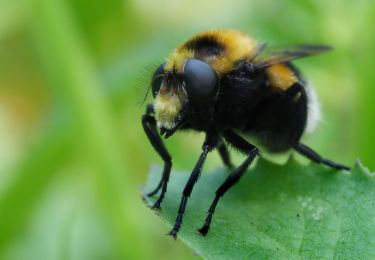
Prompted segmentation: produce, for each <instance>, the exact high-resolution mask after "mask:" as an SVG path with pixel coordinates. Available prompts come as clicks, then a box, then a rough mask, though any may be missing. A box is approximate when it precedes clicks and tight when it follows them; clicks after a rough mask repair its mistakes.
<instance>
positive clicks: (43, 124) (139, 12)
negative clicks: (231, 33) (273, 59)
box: [0, 0, 375, 259]
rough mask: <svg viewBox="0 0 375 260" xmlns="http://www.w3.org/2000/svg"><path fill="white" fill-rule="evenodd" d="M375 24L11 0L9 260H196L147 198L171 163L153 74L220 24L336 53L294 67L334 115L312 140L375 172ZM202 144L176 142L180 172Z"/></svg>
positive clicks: (5, 123)
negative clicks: (155, 105) (156, 143)
mask: <svg viewBox="0 0 375 260" xmlns="http://www.w3.org/2000/svg"><path fill="white" fill-rule="evenodd" d="M374 24H375V2H374V1H371V0H367V1H366V0H358V1H342V0H334V1H333V0H332V1H323V0H321V1H318V0H310V1H292V0H290V1H245V0H240V1H229V0H216V1H213V0H212V1H198V0H190V1H174V0H164V1H150V0H133V1H126V0H108V1H85V0H65V1H64V0H35V1H27V0H12V1H10V0H8V1H7V0H2V1H0V258H1V259H168V258H178V259H197V258H198V256H195V255H194V253H193V252H192V250H190V249H188V248H186V247H185V246H184V245H183V244H182V243H181V242H180V241H177V242H174V241H173V240H172V239H171V238H170V237H167V236H165V235H164V234H165V233H167V231H168V228H167V227H166V225H165V224H163V222H162V221H161V220H160V219H159V218H158V217H156V216H155V214H154V213H153V212H151V211H150V210H149V209H148V208H146V206H145V205H144V204H143V202H142V200H141V197H140V187H141V185H142V184H143V183H145V180H146V178H147V172H148V169H149V167H150V165H151V164H153V163H157V164H161V160H160V159H159V157H158V156H157V155H156V153H155V152H154V151H153V149H152V147H151V145H150V144H149V143H148V141H147V139H146V137H145V135H144V133H143V130H142V128H141V124H140V117H141V114H142V113H143V111H144V106H142V105H141V103H142V99H143V97H144V94H145V89H146V88H147V83H148V82H147V81H148V79H149V77H150V73H151V72H150V70H149V68H152V67H153V66H154V65H155V64H157V63H159V62H162V61H163V59H164V58H165V57H166V56H167V55H168V53H169V52H170V51H171V50H172V49H173V48H174V47H176V46H177V45H178V44H180V43H181V42H183V41H184V40H186V39H187V38H189V37H190V36H192V35H193V34H195V33H197V32H200V31H204V30H208V29H212V28H218V27H225V28H235V29H238V30H242V31H244V32H247V33H249V34H250V35H252V36H253V37H256V38H258V39H259V40H260V41H266V42H269V43H270V45H285V44H293V43H325V44H329V45H332V46H334V48H335V49H334V51H332V52H330V53H326V54H324V55H320V56H316V57H311V58H308V59H305V60H300V61H297V62H296V64H297V65H299V67H300V68H301V69H302V70H303V71H304V74H305V75H306V76H307V77H308V78H309V79H311V81H312V82H313V85H314V86H315V88H316V90H317V92H318V95H319V96H320V100H321V103H322V107H323V111H324V114H323V115H324V117H323V121H322V123H321V124H320V127H319V128H318V130H317V131H316V132H315V134H314V135H311V136H307V137H306V139H305V140H306V143H308V144H310V145H311V146H312V147H314V148H315V149H316V150H317V151H319V152H321V153H322V154H324V155H325V156H327V157H328V158H332V159H334V160H337V161H340V162H343V163H346V164H349V165H353V163H354V161H355V160H356V158H360V159H361V161H362V162H363V163H364V164H365V165H366V166H368V167H370V169H374V168H375V160H374V155H373V147H374V146H375V139H374V137H373V133H374V132H375V124H374V123H375V119H374V112H373V111H374V109H375V100H374V98H375V86H374V83H375V72H374V71H373V70H374V68H375V66H374V65H375V61H374V57H375V33H374V29H373V25H374ZM202 138H203V136H202V135H201V134H190V133H186V134H176V135H175V136H174V137H173V138H171V139H170V140H168V143H167V146H168V148H169V149H170V151H171V153H172V154H173V156H174V161H173V162H174V169H191V168H192V167H193V164H194V162H195V160H196V158H197V157H198V155H199V150H200V146H201V142H202ZM217 165H221V162H220V161H219V159H218V156H217V155H216V153H215V154H213V155H212V156H210V157H209V159H208V161H207V165H206V167H205V169H210V168H213V167H215V166H217ZM202 210H205V209H202Z"/></svg>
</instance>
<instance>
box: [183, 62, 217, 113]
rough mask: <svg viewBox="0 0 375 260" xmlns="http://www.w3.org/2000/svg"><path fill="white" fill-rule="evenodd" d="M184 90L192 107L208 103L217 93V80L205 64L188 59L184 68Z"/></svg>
mask: <svg viewBox="0 0 375 260" xmlns="http://www.w3.org/2000/svg"><path fill="white" fill-rule="evenodd" d="M184 79H185V88H186V92H187V95H188V98H189V101H190V102H191V103H192V104H194V105H198V106H199V105H203V104H206V103H207V102H210V101H211V100H212V99H213V98H214V97H215V96H216V93H217V90H218V87H219V79H218V76H217V74H216V72H215V71H214V70H213V69H212V68H211V66H210V65H208V64H207V63H205V62H203V61H200V60H197V59H189V60H187V62H186V63H185V67H184Z"/></svg>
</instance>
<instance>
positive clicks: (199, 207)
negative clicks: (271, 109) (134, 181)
mask: <svg viewBox="0 0 375 260" xmlns="http://www.w3.org/2000/svg"><path fill="white" fill-rule="evenodd" d="M189 174H190V173H189V172H185V173H178V172H172V174H171V178H170V182H169V186H168V191H167V195H166V197H165V200H164V202H163V204H162V210H161V212H160V215H161V217H162V218H163V219H165V220H166V222H167V223H168V225H169V226H170V227H171V226H172V224H173V223H174V220H175V218H176V215H177V210H178V205H179V202H180V199H181V193H182V190H183V187H184V185H185V183H186V181H187V179H188V177H189ZM227 174H228V173H227V170H225V169H217V170H215V171H213V172H211V173H204V172H203V173H202V175H201V177H200V179H199V180H198V183H197V184H196V185H195V187H194V190H193V193H192V195H191V197H190V199H189V201H188V205H187V209H186V212H185V216H184V221H183V226H182V229H181V232H180V233H179V238H180V239H181V240H182V241H183V242H185V243H186V244H187V245H188V246H190V247H191V248H193V249H194V250H195V251H196V252H197V253H198V254H200V255H201V256H203V257H204V258H207V259H268V258H272V259H304V258H308V259H374V258H375V201H374V198H375V179H374V176H373V175H372V174H370V173H369V171H368V170H367V169H364V168H363V167H362V166H360V165H359V163H357V164H356V166H355V167H354V169H353V170H352V171H351V172H347V171H336V170H333V169H330V168H328V167H326V166H322V165H318V164H314V163H312V164H310V165H307V166H306V165H302V164H300V163H299V162H296V161H294V160H290V161H289V162H288V163H287V164H286V165H284V166H280V165H276V164H272V163H270V162H268V161H266V160H263V159H261V160H259V161H258V162H257V164H256V166H255V167H254V168H252V169H250V170H249V171H248V172H247V173H246V174H245V175H244V176H243V178H242V179H241V180H240V182H239V183H238V184H237V185H236V186H235V187H234V188H232V189H231V190H229V191H228V193H227V194H226V195H225V196H224V197H223V198H222V199H221V201H220V202H219V204H218V206H217V208H216V212H215V215H214V218H213V222H212V225H211V229H210V232H209V233H208V235H207V236H206V237H202V236H199V235H197V234H196V232H195V231H196V229H197V228H199V227H200V226H201V225H202V224H203V221H204V218H205V216H206V212H207V210H208V208H209V206H210V204H211V201H212V199H213V198H214V193H215V190H216V189H217V187H218V186H219V185H220V184H221V183H222V182H223V180H224V179H225V178H226V176H227ZM160 176H161V169H160V168H158V167H155V168H152V170H151V174H150V176H149V179H148V182H147V185H146V187H145V191H150V190H152V188H154V187H155V186H156V185H157V183H158V181H159V179H160ZM155 200H156V196H155V197H153V198H147V199H146V201H147V203H149V204H151V203H152V202H154V201H155ZM165 231H166V233H167V231H169V230H167V228H166V230H165ZM160 235H161V236H162V235H164V234H160Z"/></svg>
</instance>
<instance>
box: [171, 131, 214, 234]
mask: <svg viewBox="0 0 375 260" xmlns="http://www.w3.org/2000/svg"><path fill="white" fill-rule="evenodd" d="M218 141H219V136H218V134H217V132H216V131H211V132H208V133H207V135H206V139H205V141H204V143H203V146H202V150H203V151H202V153H201V155H200V157H199V159H198V162H197V163H196V164H195V167H194V169H193V171H192V173H191V175H190V177H189V180H188V181H187V183H186V185H185V188H184V190H183V192H182V198H181V202H180V206H179V209H178V214H177V218H176V222H175V224H174V226H173V229H172V230H171V231H170V232H169V235H171V236H173V238H175V239H176V236H177V233H178V231H179V230H180V228H181V225H182V218H183V215H184V213H185V208H186V203H187V200H188V198H189V197H190V194H191V192H192V190H193V187H194V185H195V183H196V182H197V180H198V177H199V174H200V173H201V170H202V166H203V164H204V162H205V160H206V156H207V154H208V152H210V151H212V150H213V149H214V148H216V146H217V144H218Z"/></svg>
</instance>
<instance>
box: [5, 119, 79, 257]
mask: <svg viewBox="0 0 375 260" xmlns="http://www.w3.org/2000/svg"><path fill="white" fill-rule="evenodd" d="M59 129H61V126H60V125H56V126H55V127H53V128H51V129H50V130H51V131H50V133H49V134H47V136H46V137H45V139H44V140H43V142H42V143H41V144H39V145H38V146H37V147H34V148H33V149H32V150H31V151H30V152H29V153H28V155H29V156H28V157H27V158H25V160H24V161H23V162H22V163H21V164H20V166H19V167H18V169H17V170H16V171H15V172H13V173H12V174H13V175H14V176H15V180H14V181H13V182H12V183H11V185H10V186H9V187H8V188H7V190H6V191H5V192H4V194H3V195H2V196H1V197H0V212H1V213H0V252H2V251H3V249H4V248H5V247H6V246H7V245H8V243H10V242H12V238H14V237H15V236H17V235H18V234H20V232H19V231H20V230H23V229H24V228H25V225H26V224H27V220H28V219H30V215H31V213H32V212H33V211H32V210H33V209H34V206H35V205H36V203H37V202H38V200H39V199H40V197H41V196H42V194H43V192H44V191H45V190H46V187H48V184H49V183H50V181H51V179H53V177H55V174H56V173H57V172H58V170H59V168H60V167H61V165H64V162H65V161H66V160H68V159H70V157H69V156H61V154H71V145H72V143H73V142H72V141H73V140H72V139H71V132H70V131H68V130H67V129H65V131H64V132H62V131H60V130H59ZM70 130H71V129H70Z"/></svg>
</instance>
